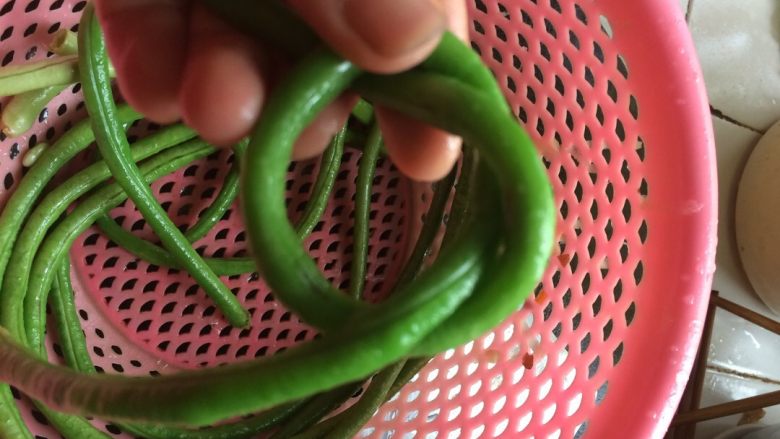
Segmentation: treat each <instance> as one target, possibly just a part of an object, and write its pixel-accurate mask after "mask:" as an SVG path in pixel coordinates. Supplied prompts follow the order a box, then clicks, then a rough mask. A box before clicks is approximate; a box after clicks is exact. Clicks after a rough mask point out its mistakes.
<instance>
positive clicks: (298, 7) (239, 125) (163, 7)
mask: <svg viewBox="0 0 780 439" xmlns="http://www.w3.org/2000/svg"><path fill="white" fill-rule="evenodd" d="M258 1H260V0H258ZM287 4H288V5H289V6H290V7H291V8H292V9H293V10H295V11H296V12H297V13H298V14H299V15H300V17H301V18H302V19H303V20H305V21H306V22H307V23H308V24H309V25H310V26H311V27H312V28H313V29H314V30H315V31H316V32H317V33H318V34H319V35H320V37H321V38H322V39H323V40H324V41H326V42H327V43H329V44H330V45H331V47H332V48H333V49H334V50H335V51H337V52H338V53H340V54H341V55H342V56H345V57H346V58H347V59H350V60H351V61H353V62H354V63H356V64H357V65H359V66H361V67H362V68H364V69H366V70H368V71H372V72H379V73H393V72H398V71H402V70H405V69H408V68H410V67H412V66H414V65H416V64H417V63H419V62H420V61H422V60H424V59H425V58H426V57H427V56H428V55H429V54H430V53H431V52H432V51H433V49H434V48H435V47H436V45H437V44H438V42H439V40H440V38H441V36H442V34H443V33H444V31H445V30H447V29H450V30H452V31H454V32H455V33H456V34H457V35H459V36H461V37H462V38H465V37H466V34H467V24H466V6H465V2H464V0H288V1H287ZM96 7H97V13H98V17H99V18H100V21H101V24H102V26H103V30H104V32H105V34H106V40H107V45H108V51H109V54H110V56H111V59H112V62H113V63H114V66H115V68H116V70H117V81H118V84H119V88H120V89H121V91H122V93H123V95H124V97H125V99H126V100H127V101H128V103H129V104H130V105H132V106H133V107H134V108H135V109H137V110H138V111H140V112H141V113H143V114H144V115H145V116H146V117H148V118H149V119H151V120H154V121H156V122H159V123H171V122H174V121H176V120H179V119H183V120H184V121H185V122H186V123H187V124H188V125H190V126H191V127H193V128H194V129H195V130H196V131H198V133H199V134H200V135H201V136H202V137H203V138H204V139H206V140H208V141H210V142H212V143H214V144H216V145H230V144H232V143H234V142H235V141H237V140H238V139H240V138H241V137H244V136H245V135H247V134H248V133H249V131H250V129H251V128H252V126H253V125H254V123H255V122H256V120H257V119H258V117H260V115H261V112H262V107H263V103H264V100H265V98H266V97H267V95H268V93H269V88H273V83H274V82H275V81H276V79H277V78H278V77H279V76H280V75H281V74H283V70H284V66H282V63H281V62H279V60H278V59H274V56H275V54H274V53H273V52H272V51H270V50H267V49H264V48H262V47H260V45H259V44H258V43H256V42H254V41H252V40H251V39H249V38H247V37H246V36H244V35H242V34H240V33H238V32H237V31H235V30H233V29H232V28H231V27H229V26H228V25H227V24H225V23H224V22H222V21H221V20H220V19H218V18H217V17H215V16H214V15H212V14H211V13H209V12H208V11H207V10H206V9H205V8H204V7H203V6H201V5H199V4H198V3H197V2H193V1H191V0H122V1H117V0H96ZM355 99H356V98H355V97H353V96H343V97H341V98H339V99H338V100H337V101H336V102H334V103H333V104H331V105H330V107H328V108H327V109H326V110H325V111H323V112H322V113H321V114H320V116H319V117H318V118H317V119H316V120H315V121H314V122H313V123H312V124H311V125H310V126H309V127H308V128H307V129H306V130H305V131H304V133H303V134H302V135H301V138H300V139H299V140H298V142H297V143H296V147H295V152H294V158H296V159H305V158H310V157H313V156H316V155H318V154H319V153H321V152H322V150H323V149H324V148H325V147H326V146H327V144H328V143H329V141H330V139H331V138H332V137H333V136H334V135H335V133H336V132H337V131H338V130H339V129H340V128H341V126H342V125H343V124H344V122H345V121H346V119H347V117H349V113H350V110H351V108H352V106H353V105H354V103H355ZM376 113H377V117H378V120H379V123H380V126H381V128H382V131H383V133H384V140H385V147H386V149H387V151H388V154H389V155H390V158H391V159H392V160H393V162H394V163H395V165H396V166H397V167H398V168H399V169H400V170H401V172H403V173H404V174H406V175H407V176H409V177H411V178H413V179H416V180H421V181H432V180H437V179H439V178H441V177H443V176H444V175H446V174H447V172H449V170H450V169H451V168H452V166H453V164H454V163H455V162H456V160H457V158H458V157H459V154H460V139H458V138H457V137H455V136H452V135H449V134H447V133H445V132H443V131H441V130H438V129H435V128H433V127H430V126H427V125H424V124H422V123H420V122H418V121H415V120H412V119H410V118H408V117H406V116H404V115H402V114H399V113H397V112H394V111H392V110H389V109H384V108H377V109H376Z"/></svg>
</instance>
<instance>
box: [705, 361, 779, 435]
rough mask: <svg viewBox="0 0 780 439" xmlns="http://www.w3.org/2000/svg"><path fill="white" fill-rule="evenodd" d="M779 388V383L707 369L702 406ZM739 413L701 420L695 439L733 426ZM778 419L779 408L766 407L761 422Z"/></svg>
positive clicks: (737, 419)
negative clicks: (710, 419)
mask: <svg viewBox="0 0 780 439" xmlns="http://www.w3.org/2000/svg"><path fill="white" fill-rule="evenodd" d="M778 389H780V385H777V384H771V383H765V382H761V381H755V380H749V379H745V378H741V377H738V376H735V375H731V374H726V373H721V372H717V371H712V370H710V371H708V372H707V375H706V377H705V379H704V394H703V395H702V405H701V406H702V407H707V406H710V405H714V404H719V403H723V402H728V401H734V400H738V399H742V398H748V397H751V396H755V395H760V394H763V393H767V392H772V391H776V390H778ZM740 417H741V416H740V415H735V416H729V417H725V418H720V419H714V420H712V421H707V422H702V423H700V424H699V425H698V426H697V428H696V438H697V439H711V438H713V437H715V436H716V435H718V434H720V433H722V432H724V431H726V430H728V429H730V428H734V427H735V426H736V425H737V423H738V422H739V420H740ZM778 420H780V408H778V407H770V408H767V409H766V416H765V418H764V420H763V421H762V423H768V424H771V423H775V422H777V421H778Z"/></svg>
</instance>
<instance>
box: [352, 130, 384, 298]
mask: <svg viewBox="0 0 780 439" xmlns="http://www.w3.org/2000/svg"><path fill="white" fill-rule="evenodd" d="M381 147H382V132H381V130H380V129H379V123H374V125H373V126H372V127H371V131H370V132H369V134H368V141H367V142H366V146H365V148H364V149H363V155H362V156H361V157H360V165H359V166H358V176H357V183H356V185H355V211H354V212H355V225H354V227H353V233H352V237H353V238H352V264H351V266H350V278H351V281H350V284H349V295H350V296H352V297H353V298H355V299H360V298H361V296H362V295H363V287H364V285H365V283H366V266H367V259H368V240H369V232H370V230H369V219H370V218H369V217H370V216H371V193H372V189H373V183H374V174H375V172H376V161H377V159H378V158H379V150H380V149H381Z"/></svg>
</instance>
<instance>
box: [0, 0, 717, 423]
mask: <svg viewBox="0 0 780 439" xmlns="http://www.w3.org/2000/svg"><path fill="white" fill-rule="evenodd" d="M84 5H85V2H84V1H74V0H8V1H4V2H3V4H2V5H0V63H2V65H7V64H10V63H21V62H24V61H25V60H34V59H41V58H43V57H45V56H47V54H46V49H45V44H46V43H47V42H48V40H49V38H50V34H51V33H53V32H54V31H56V30H57V29H58V28H62V27H69V26H73V25H74V24H75V23H76V21H77V18H78V15H79V11H80V10H81V9H82V8H83V7H84ZM470 9H471V19H472V24H471V37H472V41H473V47H474V48H475V50H478V51H479V52H480V53H481V54H482V56H483V58H484V60H485V62H486V63H487V64H488V65H489V66H490V68H491V69H493V71H494V72H495V74H496V77H497V78H498V81H499V82H500V83H501V85H502V86H503V88H504V91H505V92H506V96H507V98H508V99H509V101H510V102H511V105H512V108H513V109H514V110H515V112H516V114H517V115H518V117H519V119H520V120H521V121H522V122H523V123H524V124H525V126H526V127H527V129H528V131H529V132H531V133H532V134H533V136H534V138H535V140H536V141H537V144H538V145H539V150H540V153H541V154H542V156H543V160H544V163H545V164H546V165H547V167H548V168H549V175H550V178H551V180H552V183H553V185H554V188H555V192H556V197H557V201H558V206H559V207H560V217H559V225H558V232H559V236H558V242H559V247H558V248H557V250H556V252H555V253H556V254H555V256H554V257H553V258H552V259H551V261H550V265H549V269H548V270H547V273H546V275H545V277H544V280H543V282H542V283H541V285H540V286H539V288H538V289H537V290H536V292H535V295H534V296H533V298H532V299H531V300H529V301H528V303H527V304H526V305H525V306H524V307H523V308H522V309H521V310H518V311H517V313H516V314H515V315H514V316H512V317H511V318H510V319H509V320H508V321H506V322H505V323H504V324H503V325H501V327H499V328H496V329H495V330H494V331H493V332H492V333H490V334H487V335H485V336H484V337H482V338H481V339H479V340H476V341H474V342H472V343H469V344H467V345H465V346H463V347H461V348H458V349H454V350H451V351H449V352H446V353H445V354H443V355H440V356H439V357H438V358H436V359H435V360H434V361H432V362H431V363H430V364H429V365H428V366H427V367H426V368H425V369H424V370H423V371H422V372H421V373H420V374H419V375H418V376H417V377H416V378H415V380H414V382H413V383H411V384H409V385H408V386H407V387H406V388H404V389H403V390H402V391H401V392H400V393H399V394H398V395H397V396H396V397H395V398H394V399H393V400H392V401H391V402H390V403H388V404H386V405H385V406H384V407H383V408H382V409H381V410H380V412H379V413H377V415H376V416H375V417H374V419H373V420H372V421H371V423H370V424H369V425H368V426H367V427H366V428H365V429H364V430H363V432H362V433H361V435H360V437H370V438H390V437H394V438H413V437H414V438H457V437H463V438H477V437H487V438H489V437H512V438H514V437H523V438H531V437H534V438H548V437H552V438H556V437H561V438H574V437H582V436H583V435H584V436H586V437H593V438H653V437H660V436H662V435H663V433H664V432H665V430H666V428H667V426H668V423H669V421H670V419H671V416H672V414H673V411H674V408H675V407H676V405H677V403H678V401H679V399H680V396H681V393H682V391H683V389H684V386H685V384H686V381H687V377H688V373H689V371H690V368H691V365H692V361H693V357H694V355H695V352H696V347H697V344H698V341H699V337H700V333H701V329H702V321H703V313H704V311H705V309H706V306H707V298H708V293H709V288H710V280H711V275H712V272H713V267H714V249H715V221H716V220H715V218H716V216H715V212H716V199H715V197H716V195H715V194H716V188H715V177H714V176H715V158H714V157H715V156H714V149H713V141H712V133H711V128H710V123H709V116H708V106H707V103H706V98H705V93H704V88H703V83H702V76H701V73H700V71H699V67H698V65H697V62H696V57H695V54H694V50H693V45H692V43H691V40H690V37H689V35H688V32H687V28H686V24H685V21H684V19H683V16H682V14H681V12H680V10H679V5H678V2H677V1H676V0H632V1H625V0H500V1H493V0H474V1H470ZM82 107H83V105H82V104H81V102H80V96H79V94H78V89H77V88H73V89H72V90H70V91H68V92H66V93H63V95H62V96H60V97H59V98H57V99H56V100H55V102H53V103H52V104H51V105H50V106H49V108H48V110H47V111H46V112H44V113H43V114H42V115H41V118H40V123H38V124H37V125H36V126H35V127H34V128H33V129H32V130H31V131H30V132H29V133H27V134H25V135H24V136H22V137H20V138H16V139H2V143H0V151H1V152H2V159H0V171H1V173H0V175H4V178H3V183H4V186H3V187H4V192H3V193H2V198H0V201H3V200H5V199H6V198H7V196H8V194H9V193H10V192H11V191H13V189H14V187H15V184H16V182H18V181H19V179H20V177H21V175H22V167H21V156H22V155H23V154H24V153H25V151H26V150H27V149H28V148H30V147H32V146H33V145H35V144H36V143H37V142H41V141H49V140H53V139H55V138H57V137H58V136H59V135H61V134H62V133H63V130H65V129H67V128H68V127H69V126H70V125H71V123H72V122H73V121H75V120H77V119H80V118H82V117H83V116H84V111H83V108H82ZM135 129H136V130H140V131H139V132H143V130H144V129H145V126H144V124H140V125H139V126H138V127H136V128H135ZM227 158H228V156H227V154H222V155H219V156H217V157H212V158H210V159H207V160H203V161H201V162H199V163H198V164H196V165H193V166H191V167H189V168H187V169H186V170H183V171H182V172H179V173H177V174H175V175H172V176H169V177H166V178H163V179H161V180H160V181H158V182H157V183H156V184H154V189H155V190H156V191H157V193H158V194H159V197H160V200H161V202H163V203H165V204H164V205H165V206H166V207H167V209H168V212H169V213H170V215H171V216H172V217H173V218H174V220H175V221H177V222H178V223H181V224H190V223H192V222H193V221H194V219H196V218H197V214H198V213H199V212H200V211H201V210H202V209H203V208H205V207H206V206H207V205H208V203H209V201H210V200H211V199H212V198H213V197H214V196H215V194H216V192H217V190H218V187H219V185H220V181H221V178H222V177H223V176H224V175H225V172H226V171H227V165H226V163H227ZM358 158H359V157H358V153H356V152H351V153H349V154H348V155H347V157H346V158H345V161H344V166H343V171H342V173H341V175H340V176H339V181H338V184H337V187H336V190H335V198H334V200H333V201H332V202H331V203H330V205H329V207H328V210H327V212H326V214H325V216H324V222H323V223H321V225H320V226H319V227H318V228H317V230H316V231H315V232H314V234H313V235H312V236H311V237H310V238H309V239H308V240H307V241H306V245H308V248H309V249H310V250H311V253H312V255H313V257H315V258H316V259H317V261H318V262H319V264H320V266H321V267H322V269H323V270H324V272H325V273H326V274H327V275H328V276H329V277H330V278H332V279H333V281H334V282H335V283H336V284H339V283H341V282H343V281H345V280H346V279H347V270H348V266H349V259H350V255H349V254H348V250H347V247H348V245H349V239H350V238H349V234H350V228H351V219H350V215H351V209H352V202H351V197H352V193H353V192H352V191H353V187H354V184H353V183H352V182H353V181H354V178H355V174H356V162H357V160H358ZM315 173H316V163H315V162H302V163H297V164H294V165H293V166H291V171H290V180H289V200H290V211H291V215H292V216H295V215H297V214H298V212H299V211H300V208H301V207H302V205H303V204H302V203H305V200H306V198H307V195H306V194H307V192H308V191H309V189H310V187H311V183H312V181H313V179H314V175H315ZM375 183H376V185H375V188H374V190H375V196H374V199H373V209H374V213H373V215H372V218H373V220H372V227H373V228H374V231H373V235H372V242H371V254H370V267H369V278H368V284H367V291H369V292H370V294H372V295H374V297H376V298H379V297H380V296H381V295H382V294H384V293H385V292H386V286H387V284H389V283H390V282H385V281H386V280H392V279H393V278H394V276H395V275H396V273H397V271H398V269H399V265H400V264H401V262H402V261H403V258H404V257H405V255H406V253H407V251H408V247H409V244H410V243H412V242H414V238H415V231H416V230H417V227H418V225H419V220H420V216H421V212H422V210H421V208H422V207H423V206H424V205H425V200H426V197H427V196H428V195H429V190H428V189H429V188H427V187H419V186H415V185H412V184H410V183H409V182H408V181H406V180H405V179H403V178H402V177H400V176H399V174H398V173H397V172H396V171H395V169H393V168H392V166H391V165H390V164H389V163H387V162H383V163H381V164H380V167H379V170H378V173H377V178H376V181H375ZM113 216H114V217H117V218H118V217H122V218H123V221H122V224H123V225H124V226H125V227H126V228H128V229H130V230H133V231H135V232H136V233H139V234H140V235H143V236H147V237H150V238H151V237H152V235H151V232H150V231H149V229H148V227H147V226H146V225H145V224H144V222H143V221H142V220H141V219H140V216H139V215H138V213H137V212H136V211H135V209H134V207H133V206H132V204H127V205H125V206H123V207H121V208H118V209H116V210H115V211H114V212H113ZM244 240H245V236H244V233H243V231H242V223H241V219H240V215H239V213H238V211H237V210H236V209H233V210H232V211H231V214H230V215H229V217H227V218H225V219H224V220H223V221H222V222H221V223H220V225H219V226H218V227H217V228H215V229H214V230H213V231H212V233H210V234H209V235H208V236H207V237H206V238H204V239H203V240H201V241H200V242H198V243H197V246H198V247H202V248H203V250H204V251H205V253H206V254H209V255H231V254H238V253H240V252H242V251H244V248H245V243H244ZM71 256H72V259H73V261H74V272H73V280H74V283H75V288H76V290H77V293H78V296H77V302H78V303H77V304H78V306H79V309H80V314H81V317H82V319H83V324H84V328H85V331H86V334H87V338H88V343H89V348H90V350H91V352H92V353H93V358H94V361H95V362H96V364H97V365H99V366H100V367H101V368H102V369H103V370H104V371H105V372H106V373H125V374H131V375H137V374H156V373H163V374H165V373H171V372H174V371H176V370H180V369H185V368H192V367H200V366H213V365H217V364H220V363H223V362H231V361H240V360H243V359H249V358H253V357H255V356H260V355H271V354H273V353H274V352H276V351H278V350H279V349H281V348H283V347H287V346H291V345H293V344H295V343H298V342H301V341H304V340H308V339H311V338H312V337H313V336H314V333H313V331H312V330H311V329H310V328H308V327H306V326H305V325H304V324H302V323H301V322H300V321H299V320H297V318H296V317H295V316H294V315H291V314H290V313H289V312H287V311H286V310H285V309H284V308H283V307H282V306H281V305H280V304H279V303H277V302H275V301H274V300H273V297H272V295H271V294H270V292H269V291H268V288H267V287H266V286H265V285H264V284H263V282H262V280H260V279H257V278H256V277H252V276H240V277H234V278H230V279H226V282H227V283H228V284H229V285H230V286H231V287H233V288H236V289H237V291H238V297H239V298H240V299H241V300H242V301H243V303H244V304H245V305H246V306H247V307H248V308H250V309H252V310H253V316H254V319H253V326H252V328H251V329H247V330H243V331H242V330H236V329H232V328H230V327H229V326H227V325H226V323H225V322H224V321H223V319H222V318H221V317H220V315H219V313H218V312H216V310H215V308H214V307H213V306H212V305H211V304H210V302H209V301H208V300H207V299H206V297H205V295H204V294H203V293H202V291H200V290H199V289H198V288H197V286H195V285H194V284H193V282H192V281H191V280H190V279H189V278H188V276H187V275H186V274H181V273H177V272H175V271H172V270H168V269H165V268H158V267H154V266H149V265H148V264H146V263H144V262H142V261H138V260H137V259H135V258H133V257H131V256H130V255H129V254H127V253H126V252H125V251H123V250H121V249H120V248H118V247H116V246H114V245H113V244H112V243H110V242H109V241H108V240H107V239H106V238H105V237H103V236H102V235H101V234H100V233H98V232H97V231H94V230H93V231H90V232H88V233H86V234H85V235H84V236H83V237H82V238H80V239H79V240H78V242H77V244H76V246H75V247H74V249H73V251H72V253H71ZM49 344H50V347H51V351H52V352H53V354H52V355H53V356H56V353H57V352H58V348H57V344H56V339H54V338H53V337H50V340H49ZM19 404H20V406H21V407H22V411H23V414H24V417H25V419H26V421H27V423H28V425H29V426H30V427H31V428H32V429H33V431H34V432H35V434H37V435H38V437H42V438H55V437H58V435H57V433H55V432H54V431H53V430H52V429H51V428H50V427H49V426H47V424H46V422H45V418H44V417H43V416H42V415H40V413H37V412H36V411H35V410H34V409H32V408H31V405H30V404H29V403H28V401H27V400H26V399H24V398H23V397H22V398H21V399H20V401H19ZM95 424H96V425H98V426H99V427H101V428H103V429H105V430H106V431H107V432H109V434H110V435H112V436H116V437H129V436H126V435H124V434H123V433H121V432H120V431H119V429H117V428H116V427H115V426H111V425H107V424H106V423H105V422H99V421H95Z"/></svg>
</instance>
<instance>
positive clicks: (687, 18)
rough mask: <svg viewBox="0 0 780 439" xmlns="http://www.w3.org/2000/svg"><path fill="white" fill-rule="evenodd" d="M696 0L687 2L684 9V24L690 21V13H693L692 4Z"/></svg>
mask: <svg viewBox="0 0 780 439" xmlns="http://www.w3.org/2000/svg"><path fill="white" fill-rule="evenodd" d="M695 1H696V0H688V7H686V8H685V22H686V23H688V22H689V20H690V19H691V13H692V12H693V2H695Z"/></svg>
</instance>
